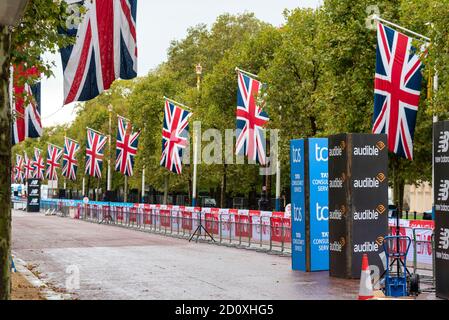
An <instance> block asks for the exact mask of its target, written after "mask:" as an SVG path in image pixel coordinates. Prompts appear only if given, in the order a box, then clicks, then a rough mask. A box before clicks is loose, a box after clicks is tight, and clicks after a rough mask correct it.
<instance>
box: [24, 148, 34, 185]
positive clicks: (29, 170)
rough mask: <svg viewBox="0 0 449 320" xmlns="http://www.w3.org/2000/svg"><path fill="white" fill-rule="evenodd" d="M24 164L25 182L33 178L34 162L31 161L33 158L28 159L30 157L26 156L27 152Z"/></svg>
mask: <svg viewBox="0 0 449 320" xmlns="http://www.w3.org/2000/svg"><path fill="white" fill-rule="evenodd" d="M23 158H24V162H23V170H24V173H25V176H24V178H25V181H26V180H28V179H31V178H33V171H34V170H33V161H32V160H31V158H28V155H27V154H26V152H25V153H24V157H23Z"/></svg>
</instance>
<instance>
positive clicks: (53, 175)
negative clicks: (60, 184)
mask: <svg viewBox="0 0 449 320" xmlns="http://www.w3.org/2000/svg"><path fill="white" fill-rule="evenodd" d="M61 156H62V148H60V147H57V146H54V145H51V144H49V145H48V148H47V170H46V171H45V177H46V178H47V179H48V180H58V173H57V172H56V169H57V168H60V167H61V164H60V163H59V160H60V159H61Z"/></svg>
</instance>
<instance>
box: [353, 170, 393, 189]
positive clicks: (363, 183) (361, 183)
mask: <svg viewBox="0 0 449 320" xmlns="http://www.w3.org/2000/svg"><path fill="white" fill-rule="evenodd" d="M386 178H387V177H386V176H385V174H383V173H378V174H377V176H376V177H375V178H365V179H363V180H361V179H356V180H354V188H379V184H380V183H382V182H384V181H385V179H386Z"/></svg>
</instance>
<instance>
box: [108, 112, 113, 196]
mask: <svg viewBox="0 0 449 320" xmlns="http://www.w3.org/2000/svg"><path fill="white" fill-rule="evenodd" d="M112 110H113V109H112V105H111V104H110V105H108V111H109V159H108V183H107V191H111V188H112V169H111V158H112V150H111V144H112V143H111V136H112Z"/></svg>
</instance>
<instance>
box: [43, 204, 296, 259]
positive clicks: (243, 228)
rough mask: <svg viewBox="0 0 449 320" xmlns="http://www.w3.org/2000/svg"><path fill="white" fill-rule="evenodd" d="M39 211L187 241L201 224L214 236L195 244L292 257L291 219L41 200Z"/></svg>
mask: <svg viewBox="0 0 449 320" xmlns="http://www.w3.org/2000/svg"><path fill="white" fill-rule="evenodd" d="M41 210H43V211H46V212H52V211H53V212H55V213H56V215H58V216H61V217H70V218H73V219H79V220H83V221H87V222H92V223H100V224H109V225H115V226H120V227H126V228H131V229H137V230H140V231H145V232H150V233H156V234H162V235H166V236H172V237H176V238H182V239H189V238H190V237H191V236H192V234H193V233H194V232H195V230H196V229H197V227H198V225H199V224H200V221H201V224H202V225H203V226H204V227H205V229H206V230H207V231H208V232H209V233H210V234H211V235H212V236H213V238H214V240H215V242H214V241H209V240H210V238H208V237H206V235H205V232H204V230H201V229H200V231H199V232H198V233H197V234H196V236H198V234H199V233H200V232H201V235H200V236H199V237H194V238H193V239H195V240H196V241H201V242H205V241H208V243H211V244H216V245H223V246H229V247H237V248H244V249H251V250H257V251H263V252H267V253H272V254H279V255H291V227H290V219H287V218H283V217H268V216H258V215H239V214H212V213H205V212H200V211H192V210H190V211H189V210H186V209H178V208H167V209H163V208H155V209H154V208H143V207H121V206H100V205H95V204H87V205H86V204H78V205H75V206H69V205H67V204H66V203H63V202H54V201H53V202H47V201H42V203H41Z"/></svg>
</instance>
